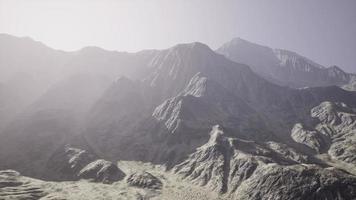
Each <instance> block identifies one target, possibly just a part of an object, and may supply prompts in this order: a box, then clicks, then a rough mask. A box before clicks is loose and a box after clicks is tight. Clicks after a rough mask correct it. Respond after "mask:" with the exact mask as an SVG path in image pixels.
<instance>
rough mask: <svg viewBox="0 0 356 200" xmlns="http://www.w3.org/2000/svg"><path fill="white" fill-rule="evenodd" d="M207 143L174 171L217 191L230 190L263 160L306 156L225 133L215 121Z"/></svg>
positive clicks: (290, 160) (302, 159)
mask: <svg viewBox="0 0 356 200" xmlns="http://www.w3.org/2000/svg"><path fill="white" fill-rule="evenodd" d="M210 135H211V136H210V140H209V142H208V143H206V144H204V145H203V146H201V147H199V148H198V149H197V150H196V152H194V153H193V154H191V155H190V156H189V158H188V159H187V160H185V161H183V162H182V163H180V164H179V165H177V166H175V168H174V171H175V173H177V174H179V175H181V176H182V177H184V178H185V179H188V180H191V181H193V182H194V183H196V184H198V185H201V186H208V187H210V188H211V189H213V190H216V191H219V192H220V193H234V192H235V191H236V189H237V188H238V187H239V186H240V184H241V183H242V182H244V181H245V180H247V179H248V178H249V177H250V176H251V175H252V174H253V173H254V171H255V170H256V169H257V168H258V167H259V166H262V165H266V164H267V163H279V164H283V165H286V164H293V163H294V164H295V163H299V162H300V163H306V162H308V161H307V159H308V157H307V156H306V155H302V154H300V153H297V152H296V151H295V150H293V149H291V148H288V147H285V146H283V145H282V146H281V145H279V144H277V143H272V142H268V143H260V144H258V143H256V142H254V141H247V140H241V139H237V138H231V137H227V136H226V135H227V134H225V133H224V131H223V130H222V128H221V127H220V126H218V125H216V126H214V127H213V128H212V131H211V132H210Z"/></svg>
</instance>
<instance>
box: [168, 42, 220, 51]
mask: <svg viewBox="0 0 356 200" xmlns="http://www.w3.org/2000/svg"><path fill="white" fill-rule="evenodd" d="M170 49H171V50H173V51H179V52H189V53H192V52H211V53H213V50H211V49H210V47H209V46H208V45H206V44H203V43H201V42H192V43H182V44H177V45H175V46H173V47H172V48H170Z"/></svg>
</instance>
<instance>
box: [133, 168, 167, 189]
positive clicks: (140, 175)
mask: <svg viewBox="0 0 356 200" xmlns="http://www.w3.org/2000/svg"><path fill="white" fill-rule="evenodd" d="M127 183H128V184H129V185H131V186H136V187H141V188H148V189H161V188H162V182H161V180H159V179H158V178H157V177H155V176H153V175H152V174H150V173H148V172H136V173H133V174H131V175H130V176H129V177H128V178H127Z"/></svg>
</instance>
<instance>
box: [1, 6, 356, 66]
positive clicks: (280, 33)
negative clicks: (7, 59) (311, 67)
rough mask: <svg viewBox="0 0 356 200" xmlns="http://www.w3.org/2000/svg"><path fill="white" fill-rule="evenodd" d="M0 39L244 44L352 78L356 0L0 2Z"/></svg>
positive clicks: (58, 43)
mask: <svg viewBox="0 0 356 200" xmlns="http://www.w3.org/2000/svg"><path fill="white" fill-rule="evenodd" d="M0 32H1V33H8V34H12V35H16V36H29V37H31V38H33V39H35V40H39V41H41V42H43V43H45V44H47V45H49V46H50V47H53V48H56V49H63V50H77V49H80V48H82V47H84V46H100V47H102V48H105V49H110V50H119V51H138V50H142V49H162V48H167V47H170V46H172V45H174V44H177V43H183V42H193V41H200V42H203V43H206V44H208V45H209V46H210V47H211V48H213V49H216V48H218V47H219V46H220V45H221V44H223V43H224V42H226V41H229V40H231V39H232V38H234V37H241V38H244V39H246V40H250V41H252V42H255V43H259V44H263V45H267V46H270V47H276V48H283V49H288V50H293V51H296V52H298V53H300V54H302V55H304V56H306V57H309V58H311V59H313V60H314V61H316V62H319V63H320V64H323V65H325V66H330V65H339V66H340V67H342V68H344V69H345V70H347V71H352V72H356V38H355V36H356V1H354V0H298V1H295V0H268V1H267V0H235V1H232V0H0Z"/></svg>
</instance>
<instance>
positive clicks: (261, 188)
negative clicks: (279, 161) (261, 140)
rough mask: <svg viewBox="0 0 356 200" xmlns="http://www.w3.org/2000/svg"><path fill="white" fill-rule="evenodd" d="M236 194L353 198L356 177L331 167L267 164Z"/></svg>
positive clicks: (249, 197)
mask: <svg viewBox="0 0 356 200" xmlns="http://www.w3.org/2000/svg"><path fill="white" fill-rule="evenodd" d="M235 194H236V195H235V196H234V198H236V199H300V200H302V199H310V200H311V199H324V200H326V199H335V200H347V199H355V198H356V178H355V176H350V175H348V174H346V173H344V172H342V171H340V170H338V169H334V168H328V169H323V168H319V167H317V166H309V165H306V166H301V165H292V166H279V165H276V164H268V165H264V166H262V167H260V168H259V169H257V170H256V171H255V173H254V174H253V175H252V176H251V177H250V178H249V179H248V180H246V181H245V182H243V183H242V185H241V186H240V187H239V188H238V190H237V191H236V193H235Z"/></svg>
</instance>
